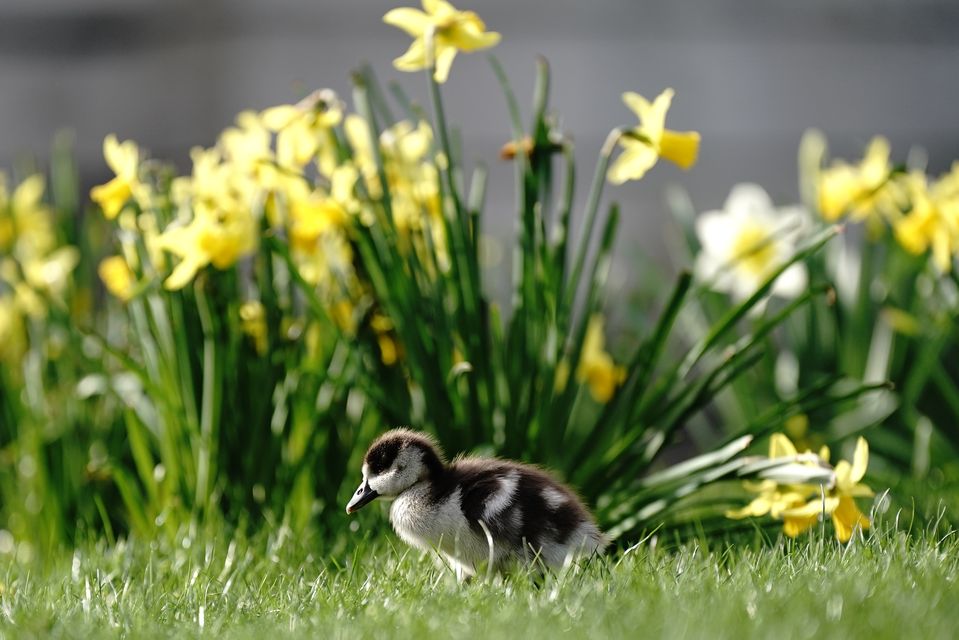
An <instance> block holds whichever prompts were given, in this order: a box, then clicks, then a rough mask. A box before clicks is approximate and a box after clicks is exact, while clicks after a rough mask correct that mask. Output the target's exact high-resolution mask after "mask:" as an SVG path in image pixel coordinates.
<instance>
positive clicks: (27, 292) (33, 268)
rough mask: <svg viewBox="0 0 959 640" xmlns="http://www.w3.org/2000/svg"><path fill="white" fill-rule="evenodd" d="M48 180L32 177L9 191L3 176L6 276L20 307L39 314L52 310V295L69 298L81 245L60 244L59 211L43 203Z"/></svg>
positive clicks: (0, 201) (2, 276)
mask: <svg viewBox="0 0 959 640" xmlns="http://www.w3.org/2000/svg"><path fill="white" fill-rule="evenodd" d="M43 192H44V180H43V177H42V176H40V175H32V176H30V177H28V178H27V179H25V180H24V181H23V182H21V183H20V184H19V185H17V187H16V188H15V189H14V191H13V193H12V194H8V192H7V188H6V181H5V179H4V178H3V176H2V175H0V230H3V234H2V237H0V241H2V245H0V247H2V249H3V254H2V255H3V256H4V257H5V259H4V260H3V261H2V262H0V280H2V281H4V282H6V284H7V285H8V286H9V288H11V289H12V290H13V291H14V301H15V303H16V305H17V307H18V308H19V309H20V310H21V311H22V312H24V313H26V314H27V315H29V316H31V317H33V318H40V317H43V315H44V314H45V313H46V310H47V304H46V299H48V298H52V299H55V300H59V301H61V302H62V301H63V296H64V294H65V292H66V289H67V287H68V286H69V283H70V276H71V274H72V273H73V269H74V268H75V267H76V265H77V263H78V262H79V260H80V253H79V252H78V251H77V249H76V247H72V246H69V245H64V246H59V243H58V238H57V233H56V226H55V224H54V219H53V212H52V211H51V209H50V208H49V207H48V206H47V205H46V204H45V203H44V202H43Z"/></svg>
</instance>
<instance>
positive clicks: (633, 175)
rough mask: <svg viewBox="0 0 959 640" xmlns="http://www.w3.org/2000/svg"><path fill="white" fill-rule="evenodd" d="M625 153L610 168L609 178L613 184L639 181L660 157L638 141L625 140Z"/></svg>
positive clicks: (622, 142) (653, 150) (623, 143)
mask: <svg viewBox="0 0 959 640" xmlns="http://www.w3.org/2000/svg"><path fill="white" fill-rule="evenodd" d="M621 144H622V145H623V147H624V148H623V152H622V153H621V154H620V155H619V157H618V158H616V161H615V162H614V163H613V166H612V167H610V168H609V173H608V174H607V178H608V179H609V181H610V182H611V183H613V184H623V183H624V182H627V181H629V180H639V179H641V178H642V177H643V176H644V175H646V172H647V171H649V170H650V169H651V168H652V167H653V165H655V164H656V160H657V158H658V157H659V156H658V155H657V153H656V150H655V149H653V148H652V147H651V146H649V145H648V144H646V143H643V142H640V141H638V140H623V141H621Z"/></svg>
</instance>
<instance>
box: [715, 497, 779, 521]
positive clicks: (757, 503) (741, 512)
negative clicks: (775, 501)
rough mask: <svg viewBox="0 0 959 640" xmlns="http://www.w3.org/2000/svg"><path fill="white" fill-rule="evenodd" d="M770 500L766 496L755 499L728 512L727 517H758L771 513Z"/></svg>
mask: <svg viewBox="0 0 959 640" xmlns="http://www.w3.org/2000/svg"><path fill="white" fill-rule="evenodd" d="M769 508H770V504H769V500H767V499H766V498H764V497H761V496H760V497H758V498H755V499H753V501H752V502H750V503H749V504H747V505H746V506H745V507H743V508H742V509H731V510H729V511H727V512H726V514H725V515H726V517H727V518H730V519H732V520H742V519H743V518H758V517H760V516H764V515H766V514H767V513H769Z"/></svg>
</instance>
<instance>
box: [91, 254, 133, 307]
mask: <svg viewBox="0 0 959 640" xmlns="http://www.w3.org/2000/svg"><path fill="white" fill-rule="evenodd" d="M97 273H98V274H99V276H100V280H102V281H103V284H104V285H105V286H106V288H107V291H109V292H110V293H111V294H113V295H114V296H116V297H117V298H119V299H120V300H123V301H124V302H125V301H127V300H129V299H130V296H131V294H132V292H133V281H134V279H133V272H132V271H130V266H129V265H128V264H127V261H126V260H125V259H124V258H123V256H110V257H109V258H105V259H104V260H103V261H102V262H101V263H100V266H99V267H98V268H97Z"/></svg>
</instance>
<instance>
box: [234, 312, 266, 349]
mask: <svg viewBox="0 0 959 640" xmlns="http://www.w3.org/2000/svg"><path fill="white" fill-rule="evenodd" d="M240 328H241V329H242V330H243V333H245V334H246V335H247V336H249V337H250V339H251V340H252V341H253V347H254V348H255V349H256V352H257V353H258V354H259V355H263V354H265V353H266V351H267V348H268V347H269V344H268V340H269V337H268V335H267V325H266V309H264V307H263V303H261V302H260V301H259V300H248V301H246V302H244V303H243V304H241V305H240Z"/></svg>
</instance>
